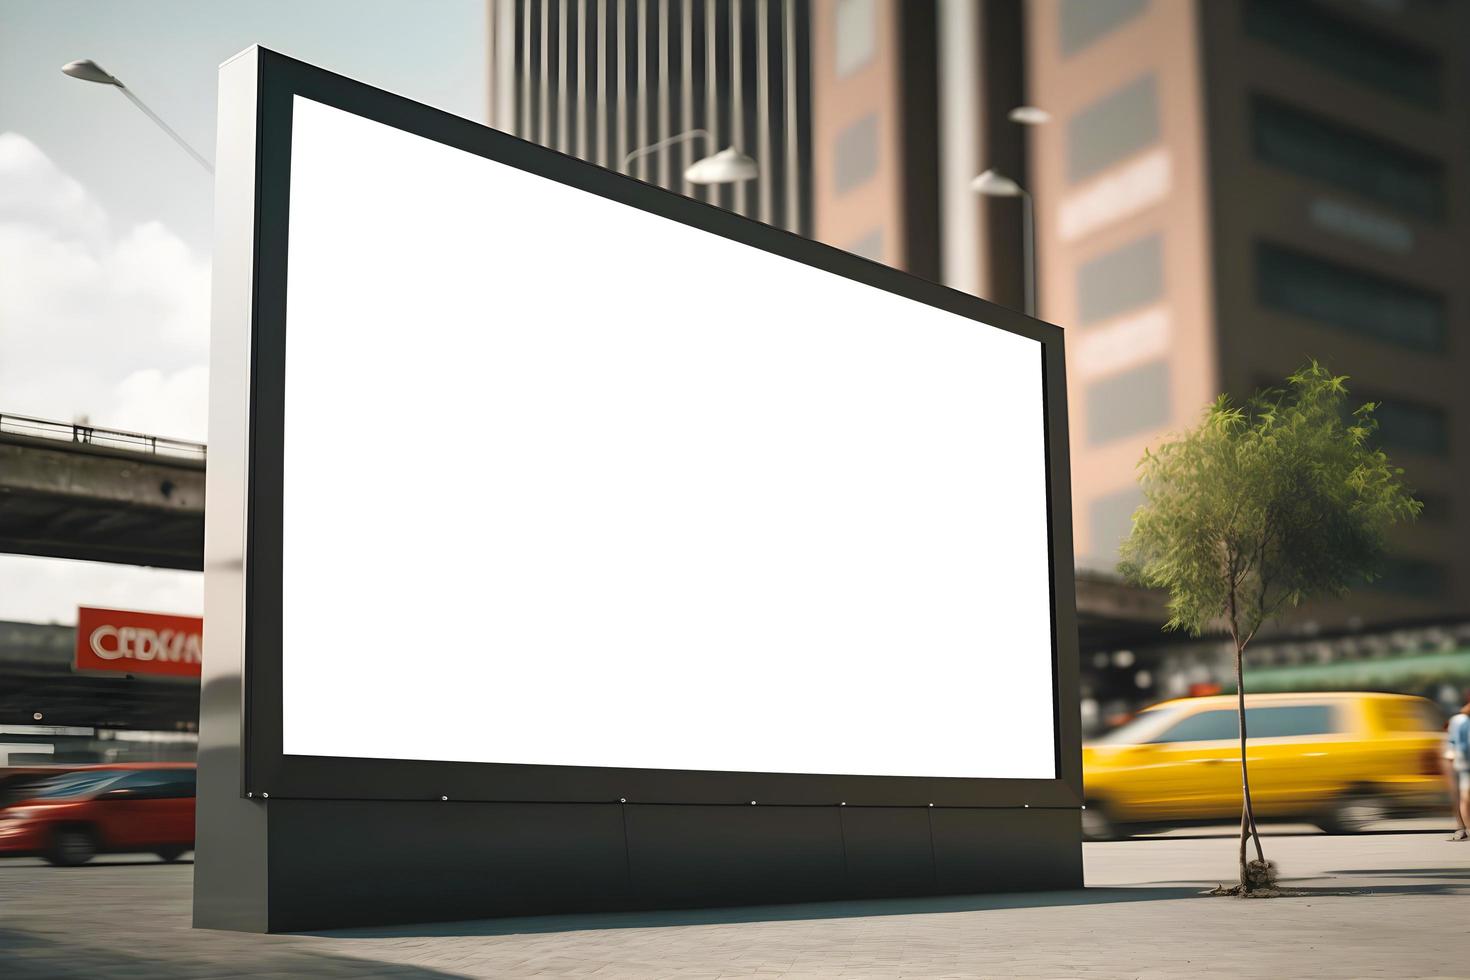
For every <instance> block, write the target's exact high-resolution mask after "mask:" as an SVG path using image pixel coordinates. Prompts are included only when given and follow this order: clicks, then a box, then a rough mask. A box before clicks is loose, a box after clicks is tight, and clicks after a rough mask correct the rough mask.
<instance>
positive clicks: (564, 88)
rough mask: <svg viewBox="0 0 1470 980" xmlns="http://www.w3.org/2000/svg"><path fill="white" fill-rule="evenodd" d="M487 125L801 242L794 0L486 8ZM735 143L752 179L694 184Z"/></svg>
mask: <svg viewBox="0 0 1470 980" xmlns="http://www.w3.org/2000/svg"><path fill="white" fill-rule="evenodd" d="M489 13H490V16H489V18H488V23H489V25H490V35H491V36H490V47H489V51H490V59H489V62H490V89H491V92H490V106H491V110H490V117H491V118H490V122H491V125H493V126H496V127H497V128H499V129H502V130H504V131H506V132H509V133H514V134H515V135H517V136H521V137H523V138H525V139H528V140H531V141H533V142H536V143H540V144H542V145H543V146H548V147H551V148H552V149H555V150H559V151H561V152H563V153H567V154H571V155H574V156H577V157H579V158H581V159H583V160H589V161H591V162H593V163H597V164H599V165H601V166H604V167H607V168H609V169H612V170H619V171H622V172H625V173H627V174H629V175H630V176H633V177H637V178H639V179H642V180H646V181H649V182H651V183H656V184H658V185H659V186H661V187H665V188H668V189H670V190H674V191H679V192H681V193H684V194H688V195H690V196H692V197H696V198H698V199H700V200H704V201H708V202H710V203H712V204H717V205H720V206H722V207H726V208H730V209H732V210H735V211H738V212H740V213H741V214H744V215H747V216H749V217H751V218H755V219H758V220H760V221H764V222H766V223H767V224H772V225H777V226H779V227H783V228H786V229H788V230H791V231H795V232H798V233H800V234H810V231H811V199H810V172H809V171H810V160H811V150H810V127H811V121H810V106H811V99H810V91H809V87H808V79H809V76H810V71H811V60H810V49H811V45H810V43H809V40H808V18H807V12H806V4H805V3H803V2H800V0H490V12H489ZM725 147H733V148H734V149H735V150H737V151H739V152H740V153H742V154H745V155H747V156H749V157H750V158H752V159H753V160H754V161H755V163H756V166H757V168H758V171H759V173H758V176H757V178H756V179H754V180H750V181H742V182H737V183H729V184H705V185H701V184H695V183H691V182H690V181H688V180H687V179H685V177H684V176H683V175H684V172H685V170H686V168H688V166H689V165H690V164H691V163H694V162H695V161H696V160H699V159H702V158H705V157H708V156H710V155H711V154H713V153H715V152H716V151H717V150H719V149H722V148H725Z"/></svg>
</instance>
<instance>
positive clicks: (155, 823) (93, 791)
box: [0, 763, 195, 865]
mask: <svg viewBox="0 0 1470 980" xmlns="http://www.w3.org/2000/svg"><path fill="white" fill-rule="evenodd" d="M194 787H195V768H194V766H193V765H190V764H187V763H150V764H143V763H139V764H135V765H105V766H91V767H88V768H86V769H78V770H75V771H73V772H68V773H63V774H61V775H56V776H51V777H50V778H48V779H46V780H43V781H41V782H39V783H36V784H33V785H31V786H29V787H27V789H26V791H25V799H22V800H19V801H17V802H14V803H10V804H9V805H6V806H3V807H0V856H10V857H15V856H18V855H39V856H41V857H43V858H45V859H46V860H47V861H50V862H51V863H52V864H60V865H77V864H86V863H87V862H88V861H90V860H92V858H93V856H94V855H97V854H102V853H119V852H127V851H132V852H139V851H141V852H145V853H153V854H157V855H158V856H159V857H160V858H162V859H163V860H165V861H176V860H178V859H179V858H180V857H182V856H183V855H184V853H185V852H187V851H190V850H193V848H194Z"/></svg>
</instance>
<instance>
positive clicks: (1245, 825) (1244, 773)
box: [1235, 642, 1266, 892]
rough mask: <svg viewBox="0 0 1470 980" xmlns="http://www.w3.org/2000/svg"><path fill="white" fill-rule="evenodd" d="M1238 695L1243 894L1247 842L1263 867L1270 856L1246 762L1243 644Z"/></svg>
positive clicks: (1237, 655) (1246, 885) (1246, 877)
mask: <svg viewBox="0 0 1470 980" xmlns="http://www.w3.org/2000/svg"><path fill="white" fill-rule="evenodd" d="M1235 695H1236V714H1237V716H1238V718H1239V721H1240V803H1241V805H1240V890H1241V891H1243V892H1244V891H1249V890H1250V886H1251V880H1250V875H1249V873H1248V872H1249V869H1248V867H1247V861H1246V841H1247V840H1248V839H1250V838H1254V839H1255V842H1256V859H1257V860H1258V861H1260V862H1261V863H1262V864H1265V862H1266V855H1265V853H1264V852H1262V850H1261V834H1260V831H1258V830H1257V829H1256V812H1255V809H1254V807H1252V806H1251V779H1250V767H1249V766H1248V765H1247V764H1246V759H1245V741H1246V731H1245V647H1244V646H1242V645H1241V644H1240V643H1239V642H1237V643H1236V645H1235Z"/></svg>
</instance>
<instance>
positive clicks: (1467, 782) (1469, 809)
mask: <svg viewBox="0 0 1470 980" xmlns="http://www.w3.org/2000/svg"><path fill="white" fill-rule="evenodd" d="M1459 775H1460V824H1461V826H1463V827H1470V770H1467V769H1461V770H1460V773H1459Z"/></svg>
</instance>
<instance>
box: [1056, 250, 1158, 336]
mask: <svg viewBox="0 0 1470 980" xmlns="http://www.w3.org/2000/svg"><path fill="white" fill-rule="evenodd" d="M1163 295H1164V258H1163V248H1162V245H1161V239H1160V236H1159V235H1157V234H1155V235H1149V236H1148V237H1146V238H1140V239H1139V240H1138V241H1136V242H1131V243H1129V244H1127V245H1124V246H1123V247H1122V248H1120V249H1117V250H1116V251H1112V252H1109V253H1107V254H1106V255H1101V256H1099V257H1097V258H1095V259H1092V260H1091V261H1089V262H1087V263H1086V264H1085V265H1083V266H1082V268H1081V269H1079V270H1078V272H1077V316H1078V319H1079V320H1080V321H1081V322H1082V323H1096V322H1097V321H1099V320H1106V319H1108V318H1109V317H1113V316H1116V315H1118V314H1119V313H1123V312H1126V311H1128V310H1131V309H1135V308H1137V307H1140V306H1145V305H1147V304H1149V303H1152V302H1154V301H1155V300H1158V299H1159V298H1160V297H1162V296H1163Z"/></svg>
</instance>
